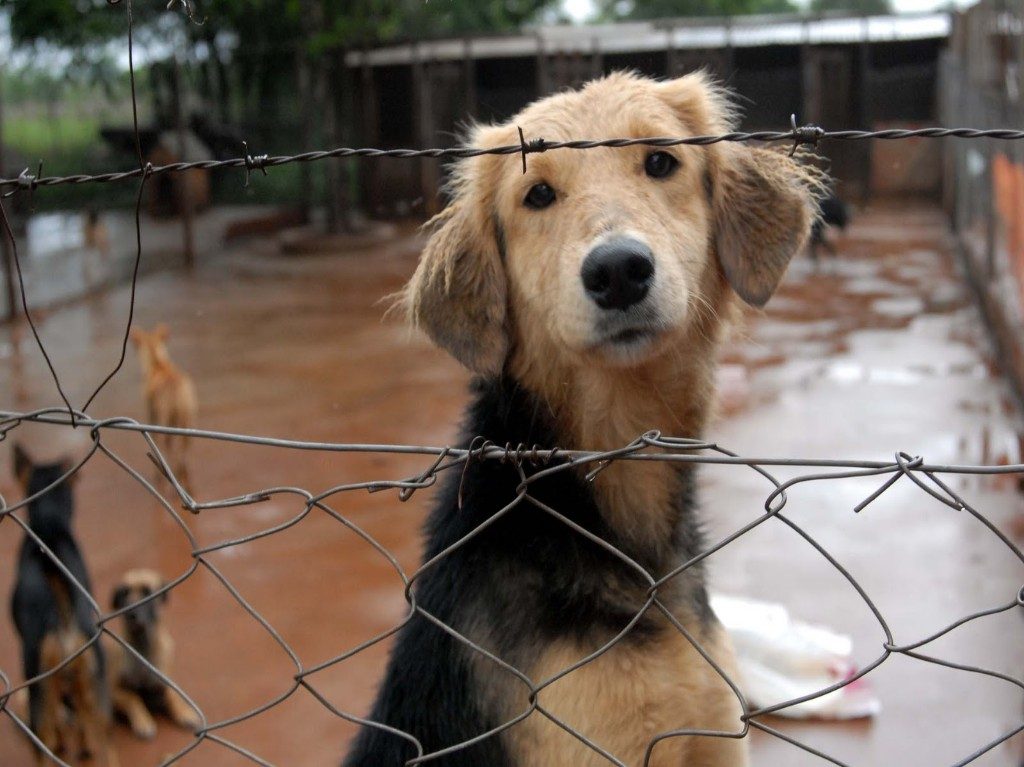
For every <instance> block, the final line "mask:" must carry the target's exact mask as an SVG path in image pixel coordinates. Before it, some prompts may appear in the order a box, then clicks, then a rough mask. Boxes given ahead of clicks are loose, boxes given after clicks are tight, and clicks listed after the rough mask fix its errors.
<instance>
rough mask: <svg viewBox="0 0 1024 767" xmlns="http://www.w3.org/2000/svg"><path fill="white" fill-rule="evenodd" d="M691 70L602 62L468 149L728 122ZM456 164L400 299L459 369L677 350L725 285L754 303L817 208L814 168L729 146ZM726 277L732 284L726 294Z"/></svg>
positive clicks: (633, 359) (596, 360) (721, 127)
mask: <svg viewBox="0 0 1024 767" xmlns="http://www.w3.org/2000/svg"><path fill="white" fill-rule="evenodd" d="M733 123H734V115H733V109H732V107H731V104H730V101H729V98H728V96H727V94H726V92H725V91H723V90H722V89H721V88H720V87H718V86H716V85H714V84H713V83H712V82H711V81H710V79H709V78H708V77H707V76H705V75H703V74H700V73H698V74H691V75H687V76H686V77H682V78H679V79H676V80H671V81H668V82H657V81H654V80H650V79H646V78H642V77H638V76H635V75H631V74H616V75H611V76H609V77H607V78H604V79H601V80H597V81H594V82H592V83H590V84H588V85H586V86H585V87H584V88H582V89H581V90H579V91H573V92H568V93H562V94H559V95H556V96H551V97H549V98H546V99H543V100H541V101H538V102H536V103H535V104H533V105H531V106H530V107H528V108H527V109H526V110H524V111H523V112H522V113H521V114H519V115H518V116H516V117H515V118H513V119H512V120H511V121H509V122H508V123H506V124H504V125H498V126H489V127H478V128H476V129H475V130H474V131H473V132H472V135H471V136H470V144H472V145H473V146H477V147H484V148H488V147H497V146H503V145H511V144H516V143H518V141H519V138H518V132H517V128H522V130H523V131H524V133H525V135H526V136H527V137H528V138H530V139H536V138H541V137H543V138H544V139H545V140H548V141H557V140H566V139H578V138H595V139H600V138H606V137H609V138H610V137H625V138H649V137H652V136H697V135H707V134H717V133H722V132H727V131H729V130H731V129H732V127H733ZM520 163H521V159H520V157H519V156H518V155H511V156H510V155H504V156H495V155H484V156H480V157H475V158H472V159H467V160H463V161H461V163H460V164H459V165H458V166H457V167H456V169H455V172H454V180H453V183H452V185H451V192H452V195H453V198H452V201H451V204H450V205H449V206H448V207H447V208H446V209H445V211H443V212H442V213H441V214H440V215H439V216H437V217H436V218H435V219H434V220H433V221H432V222H431V223H430V225H429V226H430V230H431V235H430V239H429V241H428V242H427V245H426V247H425V249H424V252H423V255H422V258H421V260H420V264H419V266H418V268H417V270H416V273H415V275H414V276H413V278H412V280H411V281H410V283H409V285H408V286H407V288H406V291H405V293H404V294H403V302H404V305H405V307H406V309H407V310H408V312H409V314H410V315H411V317H412V319H413V321H414V322H415V323H416V324H418V325H419V326H420V327H422V328H424V329H425V330H426V331H427V333H428V334H429V335H430V336H431V338H432V339H433V340H434V341H435V342H436V343H437V344H439V345H440V346H442V347H444V348H446V349H447V350H448V351H449V352H451V353H452V354H453V355H454V356H455V357H456V358H457V359H458V360H460V361H461V362H462V363H463V364H465V365H466V366H467V367H469V368H470V369H472V370H474V371H476V372H478V373H482V374H493V373H496V372H499V371H500V370H501V369H502V367H503V365H504V364H505V362H506V360H507V359H508V357H509V355H510V354H520V355H530V354H532V355H539V356H538V359H543V358H544V356H545V355H551V354H556V355H558V356H559V358H563V359H564V358H568V359H571V360H575V361H576V362H578V363H581V364H587V365H601V366H615V367H631V366H636V365H639V364H643V363H644V362H645V361H647V360H650V359H652V358H654V357H656V356H657V355H659V354H663V353H665V352H666V351H667V350H669V349H672V348H674V347H677V346H678V344H679V342H680V341H681V340H682V339H683V338H685V337H686V334H687V333H688V332H689V331H691V330H692V329H693V325H694V323H695V320H696V318H698V317H700V316H702V315H704V316H707V315H709V314H711V315H715V314H717V313H719V312H721V311H722V310H723V309H724V305H723V304H724V303H725V302H727V301H728V300H729V298H730V295H731V294H736V295H738V296H739V297H740V298H742V299H743V300H744V301H746V302H747V303H749V304H752V305H755V306H762V305H763V304H764V303H765V302H766V301H767V300H768V298H769V297H770V296H771V294H772V292H773V291H774V290H775V288H776V286H777V285H778V283H779V281H780V280H781V279H782V276H783V274H784V272H785V270H786V266H787V264H788V263H789V260H790V259H791V258H792V256H793V255H794V253H796V252H797V251H798V250H799V249H800V247H801V246H802V244H803V242H804V240H805V239H806V237H807V234H808V231H809V228H810V224H811V222H812V220H813V219H814V216H815V211H816V209H817V204H816V199H815V195H816V190H817V189H818V187H819V184H818V182H817V178H816V172H815V171H814V169H808V168H806V167H805V166H802V165H801V164H799V163H798V162H797V161H795V160H791V159H790V158H788V157H787V156H785V154H783V153H780V152H775V151H769V150H765V149H755V148H751V147H747V146H740V145H736V144H729V143H720V144H714V145H711V146H706V147H702V146H676V147H669V148H664V149H661V148H652V147H647V146H636V147H629V148H598V149H589V150H586V151H577V150H572V149H558V150H552V151H549V152H546V153H543V154H539V153H538V154H531V155H529V159H528V163H527V172H526V173H525V174H523V173H522V171H521V165H520ZM727 285H728V286H731V290H730V288H729V287H727Z"/></svg>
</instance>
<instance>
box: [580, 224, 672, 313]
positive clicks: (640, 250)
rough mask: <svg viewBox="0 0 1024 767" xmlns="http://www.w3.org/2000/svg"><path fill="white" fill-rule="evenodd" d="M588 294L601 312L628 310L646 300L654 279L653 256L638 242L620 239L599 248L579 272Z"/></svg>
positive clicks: (591, 253) (591, 254) (588, 255)
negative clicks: (604, 310) (606, 310)
mask: <svg viewBox="0 0 1024 767" xmlns="http://www.w3.org/2000/svg"><path fill="white" fill-rule="evenodd" d="M580 277H581V279H582V280H583V287H584V288H585V289H586V291H587V295H589V296H590V298H591V299H592V300H593V301H594V303H596V304H597V305H598V306H600V307H601V308H602V309H620V310H625V309H628V308H629V307H631V306H633V305H634V304H638V303H640V302H641V301H643V300H644V297H646V295H647V292H648V291H649V290H650V288H651V282H652V281H653V279H654V256H653V254H652V253H651V249H650V248H649V247H647V246H646V245H644V244H643V243H642V242H640V241H639V240H635V239H633V238H631V237H620V238H617V239H614V240H610V241H609V242H605V243H603V244H601V245H598V246H597V247H596V248H594V249H593V250H592V251H590V253H588V254H587V257H586V258H585V259H584V260H583V268H582V269H581V270H580Z"/></svg>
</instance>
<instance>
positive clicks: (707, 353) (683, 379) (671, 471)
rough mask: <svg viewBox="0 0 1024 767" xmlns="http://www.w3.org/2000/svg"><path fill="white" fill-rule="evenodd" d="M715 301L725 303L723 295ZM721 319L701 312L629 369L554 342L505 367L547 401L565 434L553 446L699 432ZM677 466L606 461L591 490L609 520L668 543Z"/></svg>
mask: <svg viewBox="0 0 1024 767" xmlns="http://www.w3.org/2000/svg"><path fill="white" fill-rule="evenodd" d="M721 306H722V312H721V313H727V312H728V311H729V307H728V305H727V304H726V302H725V301H724V300H723V301H722V303H721ZM724 324H725V323H724V322H723V320H722V317H721V314H720V313H716V312H710V313H707V314H706V315H702V316H701V317H699V318H697V319H695V320H694V322H692V323H691V326H690V327H688V328H687V329H686V331H685V332H684V333H682V334H681V336H680V339H679V340H678V342H677V343H676V344H674V345H673V346H672V347H671V348H669V349H667V350H666V351H665V352H663V353H661V354H659V355H658V356H657V357H656V358H654V359H652V360H650V361H648V362H646V363H645V364H643V365H640V366H637V367H632V368H628V369H623V368H611V367H596V366H587V365H574V364H572V363H569V362H566V361H561V362H560V361H559V355H558V354H557V353H556V352H555V350H549V351H550V353H547V354H544V353H542V354H537V353H536V350H534V351H532V352H531V353H530V354H529V355H525V354H513V357H512V359H511V360H510V365H509V369H510V373H511V375H512V377H513V378H514V379H515V380H517V381H519V382H520V383H521V384H522V385H524V386H525V387H526V388H527V389H529V390H531V391H532V392H533V393H534V394H535V395H537V396H538V397H539V398H540V399H541V401H542V402H544V403H546V405H547V406H548V408H549V411H550V414H551V416H552V418H553V421H554V423H555V424H556V429H557V431H558V433H559V436H560V438H561V439H562V440H564V442H563V443H560V444H559V445H557V447H560V448H563V449H567V448H568V449H586V450H597V451H605V450H614V449H616V448H621V447H624V446H626V445H628V444H629V443H630V442H632V441H633V440H635V439H636V438H637V437H639V436H640V435H642V434H644V433H645V432H647V431H650V430H652V429H656V430H658V431H660V432H662V433H663V434H664V435H666V436H677V437H690V438H700V437H701V436H702V434H703V432H704V427H705V425H706V423H707V421H708V418H709V416H710V413H711V410H712V406H713V401H714V389H715V386H714V383H715V381H714V378H715V357H716V353H717V349H718V344H719V339H720V336H721V334H722V330H723V326H724ZM536 342H537V343H542V342H541V341H539V340H537V341H536ZM679 466H680V465H679V464H670V463H668V462H639V461H620V462H616V463H613V464H611V465H609V466H608V467H607V468H605V469H604V470H603V471H602V472H601V473H600V474H599V475H597V477H596V479H595V480H594V492H595V494H596V496H597V501H598V504H599V506H600V507H601V509H602V511H603V513H604V515H605V517H606V519H607V520H608V522H609V523H610V524H613V525H615V527H616V528H617V529H618V530H619V531H620V532H621V533H623V534H624V535H628V536H629V537H631V538H633V539H634V540H635V541H636V542H637V543H638V544H640V545H643V546H646V547H655V548H661V547H663V546H666V545H669V542H670V541H671V540H672V539H673V531H674V529H675V527H676V525H677V523H678V512H679V509H678V503H677V501H678V499H677V498H676V493H677V492H678V487H679V483H678V476H677V472H678V471H679ZM589 468H593V467H589Z"/></svg>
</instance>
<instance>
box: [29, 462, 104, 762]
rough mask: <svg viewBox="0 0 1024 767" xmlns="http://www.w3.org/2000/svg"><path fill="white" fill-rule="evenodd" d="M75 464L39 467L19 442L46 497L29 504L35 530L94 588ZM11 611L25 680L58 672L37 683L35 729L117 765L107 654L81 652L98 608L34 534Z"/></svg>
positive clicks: (34, 487) (53, 746)
mask: <svg viewBox="0 0 1024 767" xmlns="http://www.w3.org/2000/svg"><path fill="white" fill-rule="evenodd" d="M69 468H70V465H69V464H68V463H66V462H63V463H54V464H45V465H37V464H34V463H33V462H32V460H31V459H30V458H29V456H28V454H27V453H26V452H25V450H23V449H22V448H21V447H20V446H19V445H15V446H14V471H15V475H16V476H17V478H18V481H19V483H20V484H21V486H22V488H23V489H24V491H25V494H26V496H35V495H37V494H38V497H36V498H34V499H33V500H32V501H31V502H30V503H29V505H28V523H29V527H30V528H31V530H32V531H33V532H34V533H35V534H36V535H37V536H39V539H40V540H41V541H42V542H43V543H44V544H45V545H46V547H47V548H48V549H49V550H50V551H51V552H52V553H53V555H54V556H55V557H56V558H57V559H58V560H59V561H60V562H61V564H62V565H63V566H64V567H65V568H66V569H67V571H68V572H69V573H71V575H72V576H73V577H74V579H75V580H76V581H77V582H78V584H79V585H80V586H81V587H83V588H85V589H86V590H87V591H90V592H91V591H92V587H91V584H90V580H89V573H88V571H87V570H86V567H85V561H84V559H83V558H82V552H81V550H80V549H79V548H78V544H77V542H76V541H75V536H74V534H73V532H72V529H71V520H72V516H73V515H74V496H73V494H72V488H71V482H72V480H70V479H65V480H63V481H61V477H63V475H64V474H66V473H67V471H68V469H69ZM11 613H12V615H13V618H14V625H15V627H16V628H17V631H18V635H19V637H20V638H21V647H22V662H23V670H24V674H25V678H26V679H32V678H35V677H36V676H38V675H40V674H46V673H47V672H50V673H48V675H47V676H45V677H44V678H43V679H42V680H40V681H39V682H37V683H35V684H33V685H31V686H30V687H29V724H30V726H31V727H32V731H33V732H34V733H35V734H36V736H37V737H38V738H39V740H40V741H42V743H43V744H44V745H45V746H46V747H47V748H48V749H50V750H51V751H53V752H54V753H67V752H70V751H71V750H72V749H74V748H77V750H78V752H79V754H80V755H81V756H82V757H83V758H89V757H95V758H97V759H98V760H99V763H100V764H104V765H108V767H109V766H110V765H115V764H116V763H117V758H116V754H115V752H114V750H113V747H112V746H111V744H110V722H111V718H110V696H109V690H108V688H107V684H106V676H105V666H104V655H103V651H102V648H101V647H100V643H99V642H96V643H94V644H93V645H92V646H91V647H89V648H88V649H87V650H86V651H85V652H81V653H79V651H80V650H81V648H82V647H83V646H84V645H85V644H86V642H87V641H88V639H89V638H90V637H92V635H93V634H95V632H96V620H95V616H94V613H93V608H92V606H91V605H90V603H89V601H88V600H87V599H86V597H85V595H84V594H82V592H81V591H80V590H79V589H78V588H77V587H76V586H75V585H73V584H72V583H71V582H70V581H69V580H68V578H67V576H66V575H64V573H62V572H61V570H60V569H59V568H58V567H57V565H56V564H55V563H54V562H53V560H52V559H51V558H50V557H49V556H47V555H46V554H45V553H44V552H43V551H42V550H41V549H40V547H39V545H38V544H37V543H36V542H35V541H34V540H32V539H31V538H29V537H28V536H26V537H25V540H24V542H23V543H22V545H21V551H20V553H19V555H18V569H17V575H16V580H15V585H14V592H13V594H12V597H11ZM76 653H79V654H78V655H77V656H76V655H75V654H76ZM72 656H75V657H73V659H71V658H72ZM69 659H71V660H69ZM62 664H63V665H62ZM37 753H38V758H39V763H40V764H44V763H45V764H49V763H51V762H50V761H49V759H48V758H47V757H46V756H45V754H44V753H43V751H42V750H39V749H37Z"/></svg>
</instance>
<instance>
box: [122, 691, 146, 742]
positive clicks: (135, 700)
mask: <svg viewBox="0 0 1024 767" xmlns="http://www.w3.org/2000/svg"><path fill="white" fill-rule="evenodd" d="M113 703H114V710H115V711H117V712H118V713H119V714H121V715H122V716H123V717H124V718H125V719H127V720H128V726H129V727H131V730H132V734H133V735H135V737H137V738H142V739H143V740H150V739H152V738H153V737H154V736H155V735H156V722H155V721H154V720H153V715H152V714H150V713H149V711H148V710H146V704H145V703H143V702H142V698H140V697H139V696H138V695H136V694H135V693H134V692H132V691H131V690H126V689H124V688H123V687H115V688H114V695H113Z"/></svg>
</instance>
